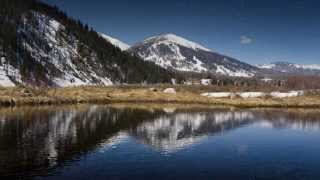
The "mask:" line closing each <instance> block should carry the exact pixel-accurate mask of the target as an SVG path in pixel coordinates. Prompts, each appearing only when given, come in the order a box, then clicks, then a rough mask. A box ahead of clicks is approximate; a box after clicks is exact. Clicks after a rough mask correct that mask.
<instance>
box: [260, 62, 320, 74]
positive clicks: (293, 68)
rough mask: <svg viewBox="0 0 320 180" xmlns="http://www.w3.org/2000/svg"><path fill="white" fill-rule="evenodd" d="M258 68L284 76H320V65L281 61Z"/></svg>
mask: <svg viewBox="0 0 320 180" xmlns="http://www.w3.org/2000/svg"><path fill="white" fill-rule="evenodd" d="M257 67H258V68H260V69H265V70H272V71H275V72H280V73H284V74H302V75H320V64H310V65H307V64H295V63H290V62H283V61H279V62H273V63H270V64H262V65H257Z"/></svg>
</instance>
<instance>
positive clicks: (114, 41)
mask: <svg viewBox="0 0 320 180" xmlns="http://www.w3.org/2000/svg"><path fill="white" fill-rule="evenodd" d="M100 36H101V37H102V38H104V39H105V40H107V41H108V42H110V43H111V44H113V45H114V46H116V47H118V48H120V49H121V50H122V51H125V50H127V49H129V48H130V46H129V45H128V44H126V43H124V42H122V41H120V40H118V39H116V38H113V37H111V36H108V35H105V34H103V33H100Z"/></svg>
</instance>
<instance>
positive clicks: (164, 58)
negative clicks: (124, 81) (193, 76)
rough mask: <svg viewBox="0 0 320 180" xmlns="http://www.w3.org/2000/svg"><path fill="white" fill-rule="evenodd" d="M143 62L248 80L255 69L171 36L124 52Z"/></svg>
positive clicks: (162, 37) (164, 36) (150, 40)
mask: <svg viewBox="0 0 320 180" xmlns="http://www.w3.org/2000/svg"><path fill="white" fill-rule="evenodd" d="M128 51H129V52H131V53H134V54H136V55H138V56H139V57H141V58H142V59H144V60H146V61H152V62H155V63H156V64H158V65H160V66H162V67H164V68H167V69H174V70H177V71H186V72H212V73H217V74H220V75H227V76H238V77H251V76H254V74H255V73H256V71H257V70H258V68H256V67H254V66H251V65H249V64H246V63H243V62H240V61H238V60H236V59H234V58H231V57H228V56H225V55H221V54H218V53H215V52H213V51H211V50H210V49H208V48H206V47H204V46H202V45H200V44H198V43H195V42H192V41H190V40H187V39H185V38H182V37H179V36H177V35H174V34H164V35H159V36H154V37H151V38H148V39H146V40H144V41H143V42H140V43H137V44H135V45H134V46H132V47H131V48H129V49H128Z"/></svg>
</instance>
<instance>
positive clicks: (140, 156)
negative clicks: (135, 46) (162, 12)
mask: <svg viewBox="0 0 320 180" xmlns="http://www.w3.org/2000/svg"><path fill="white" fill-rule="evenodd" d="M319 170H320V110H317V109H235V108H226V107H216V108H207V107H179V106H173V105H131V106H128V105H79V106H60V107H54V106H51V107H50V106H44V107H18V108H3V109H0V176H1V177H2V178H1V179H4V178H17V179H58V178H59V179H94V180H96V179H98V180H99V179H108V180H109V179H130V180H132V179H192V180H195V179H201V180H203V179H210V180H212V179H219V180H224V179H227V180H229V179H244V180H249V179H250V180H251V179H262V180H267V179H270V180H271V179H281V180H282V179H284V180H286V179H287V180H294V179H308V180H309V179H310V180H316V179H320V171H319Z"/></svg>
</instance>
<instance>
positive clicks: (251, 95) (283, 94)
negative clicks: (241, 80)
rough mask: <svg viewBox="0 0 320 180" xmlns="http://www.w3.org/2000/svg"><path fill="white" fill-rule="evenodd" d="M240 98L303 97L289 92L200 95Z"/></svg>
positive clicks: (300, 93) (301, 93) (296, 92)
mask: <svg viewBox="0 0 320 180" xmlns="http://www.w3.org/2000/svg"><path fill="white" fill-rule="evenodd" d="M237 95H238V96H240V97H241V98H245V99H246V98H262V97H266V96H267V95H270V96H271V97H273V98H289V97H298V96H303V95H304V92H303V91H290V92H271V93H264V92H238V93H232V92H207V93H202V94H201V96H204V97H209V98H230V97H235V96H237Z"/></svg>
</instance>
